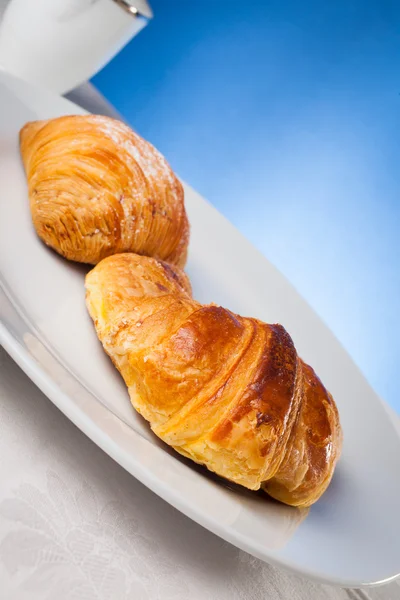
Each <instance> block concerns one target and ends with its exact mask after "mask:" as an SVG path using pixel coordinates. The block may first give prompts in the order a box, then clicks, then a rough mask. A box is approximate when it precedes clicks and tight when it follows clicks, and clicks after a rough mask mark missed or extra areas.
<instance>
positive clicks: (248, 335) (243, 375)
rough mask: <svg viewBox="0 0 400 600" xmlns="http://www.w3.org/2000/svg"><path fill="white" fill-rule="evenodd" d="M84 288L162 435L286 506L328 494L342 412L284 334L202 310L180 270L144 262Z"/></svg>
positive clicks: (105, 271) (93, 279)
mask: <svg viewBox="0 0 400 600" xmlns="http://www.w3.org/2000/svg"><path fill="white" fill-rule="evenodd" d="M86 290H87V296H86V297H87V306H88V309H89V312H90V315H91V317H92V319H93V321H94V323H95V327H96V330H97V334H98V336H99V338H100V340H101V342H102V344H103V347H104V349H105V351H106V352H107V353H108V354H109V356H110V357H111V359H112V360H113V362H114V364H115V365H116V367H117V368H118V369H119V371H120V372H121V374H122V376H123V378H124V380H125V383H126V385H127V387H128V390H129V394H130V398H131V401H132V404H133V406H134V407H135V408H136V410H137V411H138V412H139V413H141V414H142V415H143V416H144V417H145V419H147V420H148V421H149V422H150V425H151V428H152V430H153V431H154V433H155V434H157V435H158V436H159V437H160V438H161V439H162V440H164V441H165V442H166V443H167V444H170V445H171V446H173V447H174V448H175V449H176V450H177V451H178V452H180V453H181V454H183V455H184V456H187V457H189V458H191V459H193V460H194V461H196V462H197V463H201V464H204V465H205V466H206V467H208V469H210V470H211V471H214V472H215V473H218V474H219V475H221V476H223V477H225V478H227V479H229V480H231V481H233V482H235V483H237V484H240V485H243V486H245V487H247V488H249V489H252V490H257V489H259V488H263V489H264V490H265V491H266V492H267V493H268V494H269V495H271V496H273V497H274V498H276V499H277V500H280V501H282V502H285V503H286V504H291V505H294V506H304V507H306V506H309V505H310V504H312V503H313V502H315V501H316V500H317V499H318V498H319V497H320V496H321V494H322V493H323V492H324V491H325V489H326V488H327V486H328V484H329V482H330V480H331V477H332V475H333V471H334V468H335V465H336V462H337V460H338V458H339V455H340V451H341V443H342V432H341V427H340V423H339V416H338V411H337V408H336V405H335V402H334V401H333V399H332V397H331V395H330V394H329V392H327V390H326V389H325V387H324V386H323V384H322V383H321V381H320V380H319V379H318V377H317V376H316V374H315V373H314V371H313V369H312V368H311V367H309V366H308V365H306V364H305V363H304V362H303V361H302V360H301V359H300V358H299V356H298V355H297V352H296V349H295V347H294V345H293V341H292V339H291V338H290V336H289V334H288V333H287V332H286V331H285V330H284V328H283V327H282V326H281V325H267V324H266V323H262V322H261V321H258V320H256V319H251V318H244V317H240V316H238V315H236V314H233V313H232V312H230V311H229V310H226V309H224V308H221V307H219V306H214V305H208V306H203V305H201V304H200V303H198V302H196V301H195V300H194V299H193V298H192V296H191V292H190V284H189V281H188V279H187V277H186V275H185V274H184V273H183V272H182V271H181V270H180V269H179V268H176V267H172V266H171V265H169V264H168V263H165V262H162V261H159V260H155V259H153V258H146V257H141V256H138V255H135V254H118V255H115V256H112V257H110V258H107V259H105V260H103V261H102V262H100V263H99V264H98V265H97V266H96V267H95V268H94V269H93V270H92V271H91V272H90V273H89V274H88V275H87V277H86Z"/></svg>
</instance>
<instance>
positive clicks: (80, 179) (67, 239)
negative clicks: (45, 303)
mask: <svg viewBox="0 0 400 600" xmlns="http://www.w3.org/2000/svg"><path fill="white" fill-rule="evenodd" d="M20 149H21V155H22V159H23V164H24V167H25V172H26V176H27V180H28V187H29V197H30V206H31V212H32V219H33V224H34V226H35V229H36V231H37V233H38V235H39V237H40V238H41V239H42V240H43V242H44V243H45V244H47V245H48V246H50V247H52V248H53V249H54V250H56V251H57V252H58V253H59V254H61V255H62V256H64V257H66V258H68V259H70V260H74V261H78V262H84V263H91V264H96V263H97V262H99V261H100V260H101V259H103V258H105V257H106V256H110V255H111V254H116V253H118V252H136V253H138V254H145V255H150V256H155V257H157V258H161V259H164V260H167V261H169V262H171V263H174V264H177V265H180V266H183V265H184V264H185V261H186V255H187V247H188V241H189V225H188V219H187V216H186V212H185V207H184V199H183V188H182V185H181V184H180V182H179V181H178V179H177V178H176V177H175V175H174V174H173V172H172V170H171V168H170V167H169V165H168V164H167V162H166V160H165V159H164V158H163V157H162V156H161V154H160V153H159V152H158V151H157V150H156V149H155V148H153V146H152V145H151V144H149V143H148V142H146V141H145V140H143V139H142V138H141V137H140V136H138V135H136V134H135V133H134V132H133V131H132V130H131V129H130V128H129V127H127V126H126V125H124V124H123V123H121V122H119V121H116V120H114V119H110V118H108V117H103V116H97V115H87V116H67V117H60V118H57V119H51V120H48V121H34V122H31V123H27V124H26V125H25V126H24V127H23V128H22V129H21V131H20Z"/></svg>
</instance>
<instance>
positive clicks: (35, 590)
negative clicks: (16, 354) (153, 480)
mask: <svg viewBox="0 0 400 600" xmlns="http://www.w3.org/2000/svg"><path fill="white" fill-rule="evenodd" d="M0 456H1V457H2V460H1V461H0V481H1V485H0V590H1V593H0V597H1V599H2V600H92V599H93V600H125V599H126V600H128V599H130V600H131V599H135V600H147V599H148V600H158V599H160V600H169V599H170V600H188V599H190V600H213V599H215V600H225V599H226V600H228V599H229V600H250V599H251V600H253V599H254V600H257V599H260V600H261V599H263V600H264V599H266V598H268V599H270V600H275V599H286V598H290V599H291V600H314V599H315V600H342V599H349V600H367V599H373V600H396V599H397V598H399V597H400V585H399V584H398V583H397V582H393V583H391V584H389V585H387V586H383V587H380V588H373V589H371V590H367V591H364V590H363V591H359V590H344V589H339V588H334V587H330V586H327V585H319V584H317V583H313V582H310V581H308V580H306V579H302V578H300V577H296V576H294V575H291V574H290V573H288V572H286V571H284V570H280V569H276V568H273V567H271V566H269V565H267V564H265V563H263V562H261V561H259V560H258V559H256V558H253V557H252V556H250V555H248V554H246V553H245V552H242V551H241V550H238V549H237V548H235V547H234V546H232V545H230V544H228V543H226V542H224V541H222V540H221V539H219V538H218V537H216V536H215V535H213V534H211V533H210V532H208V531H206V530H205V529H203V528H202V527H200V526H199V525H197V524H195V523H194V522H192V521H191V520H190V519H188V518H187V517H185V516H184V515H182V514H180V513H179V512H178V511H177V510H175V509H174V508H172V507H171V506H170V505H168V504H167V503H166V502H164V501H163V500H162V499H161V498H159V497H158V496H156V495H155V494H153V493H152V492H150V491H149V490H148V489H147V488H145V487H144V486H143V485H142V484H141V483H139V482H138V481H137V480H135V479H134V478H133V477H132V476H131V475H130V474H129V473H127V472H126V471H124V470H123V469H122V468H121V467H120V466H119V465H117V464H116V463H115V462H113V461H112V460H111V459H110V458H109V457H108V456H106V455H105V454H104V453H103V452H102V451H101V450H100V449H99V448H97V446H95V444H93V443H92V442H91V441H90V440H89V439H88V438H87V437H86V436H85V435H84V434H83V433H81V432H80V431H79V430H78V429H77V428H76V427H75V426H74V425H73V424H72V423H70V422H69V421H68V419H67V418H66V417H65V416H64V415H63V414H62V413H61V412H60V411H59V410H58V409H57V408H56V407H55V406H54V405H53V404H52V403H51V402H50V400H48V399H47V398H46V397H45V396H44V395H43V394H42V393H41V392H40V391H39V390H38V388H36V387H35V386H34V385H33V383H32V382H31V381H30V380H29V379H28V377H27V376H26V375H25V374H24V373H23V372H22V371H21V370H20V369H19V367H18V366H17V365H16V364H15V363H14V362H13V361H12V360H11V358H10V357H9V356H8V355H7V354H6V352H5V351H4V350H3V349H0ZM193 540H196V543H194V542H193Z"/></svg>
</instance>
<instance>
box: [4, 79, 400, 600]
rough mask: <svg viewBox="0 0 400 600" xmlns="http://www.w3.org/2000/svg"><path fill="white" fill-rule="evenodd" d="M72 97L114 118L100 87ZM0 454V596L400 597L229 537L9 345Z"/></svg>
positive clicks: (190, 599) (117, 599)
mask: <svg viewBox="0 0 400 600" xmlns="http://www.w3.org/2000/svg"><path fill="white" fill-rule="evenodd" d="M71 99H73V100H74V101H75V102H78V103H80V104H82V106H85V108H87V109H88V110H92V111H93V112H97V113H103V114H110V115H115V112H114V111H113V109H112V107H110V106H109V105H107V103H106V102H105V101H104V99H103V98H102V97H101V96H100V95H98V94H97V92H96V90H94V89H93V88H92V87H91V86H88V85H85V86H83V87H82V88H81V89H80V90H78V91H77V92H74V93H73V94H71ZM394 418H395V419H396V417H394ZM399 423H400V421H398V420H397V424H399ZM399 430H400V427H399ZM0 457H1V459H0V482H1V483H0V600H95V599H96V600H125V599H126V600H128V599H129V600H147V599H148V600H157V599H160V600H214V599H215V600H225V599H226V600H266V599H268V600H275V599H285V600H286V599H290V600H342V599H348V600H367V599H369V598H371V599H374V600H398V599H399V598H400V584H399V583H397V582H394V583H391V584H389V585H387V586H383V587H380V588H374V589H370V590H368V591H360V590H343V589H339V588H333V587H330V586H326V585H319V584H316V583H313V582H310V581H308V580H306V579H302V578H299V577H296V576H294V575H291V574H289V573H287V572H286V571H283V570H279V569H276V568H273V567H270V566H269V565H267V564H265V563H262V562H261V561H259V560H257V559H255V558H253V557H251V556H249V555H248V554H246V553H245V552H242V551H241V550H238V549H236V548H235V547H234V546H231V545H230V544H228V543H226V542H223V541H222V540H220V539H219V538H218V537H216V536H214V535H213V534H211V533H209V532H208V531H206V530H205V529H203V528H202V527H200V526H199V525H196V524H195V523H193V522H192V521H190V520H189V519H188V518H186V517H185V516H183V515H182V514H180V513H179V512H178V511H176V510H175V509H174V508H172V507H171V506H169V505H168V504H167V503H166V502H164V501H163V500H162V499H160V498H158V497H157V496H156V495H155V494H153V493H152V492H150V491H149V490H148V489H147V488H145V487H144V486H143V485H142V484H141V483H139V482H138V481H136V480H135V479H134V478H133V477H132V476H131V475H129V474H128V473H127V472H125V471H124V470H123V469H122V468H121V467H120V466H118V465H117V464H116V463H114V462H113V461H112V460H111V459H110V458H109V457H108V456H106V455H105V454H104V453H103V452H102V451H101V450H99V449H98V448H97V447H96V446H95V445H94V444H93V443H92V442H91V441H90V440H89V439H87V438H86V437H85V436H84V435H83V434H82V433H81V432H80V431H79V430H78V429H77V428H76V427H75V426H74V425H72V423H70V422H69V421H68V419H67V418H66V417H64V415H62V413H60V412H59V411H58V409H57V408H56V407H55V406H54V405H53V404H52V403H51V402H50V400H48V399H47V398H46V397H45V396H44V395H43V394H42V393H41V392H40V391H39V390H38V389H37V388H36V387H35V386H34V385H33V384H32V382H31V381H30V380H29V379H28V378H27V377H26V375H25V374H24V373H23V372H22V371H21V370H20V369H19V367H18V366H17V365H16V364H15V363H14V362H13V361H12V360H11V359H10V358H9V357H8V355H7V354H6V353H5V352H4V350H3V349H2V348H0Z"/></svg>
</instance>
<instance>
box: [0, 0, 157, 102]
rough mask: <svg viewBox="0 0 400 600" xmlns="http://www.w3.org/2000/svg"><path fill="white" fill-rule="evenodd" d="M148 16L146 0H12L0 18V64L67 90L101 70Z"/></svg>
mask: <svg viewBox="0 0 400 600" xmlns="http://www.w3.org/2000/svg"><path fill="white" fill-rule="evenodd" d="M136 7H137V8H136ZM149 17H151V9H150V8H149V6H148V5H147V3H146V1H145V0H137V2H136V3H135V1H134V0H11V1H10V2H9V4H8V6H7V8H6V10H5V13H4V16H3V19H2V21H1V23H0V66H1V67H2V68H3V69H5V70H6V71H8V72H10V73H13V74H14V75H17V76H19V77H21V78H22V79H25V80H27V81H31V82H33V83H36V84H39V85H42V86H44V87H47V88H49V89H52V90H54V91H56V92H58V93H60V94H64V93H65V92H68V91H69V90H71V89H73V88H74V87H76V86H77V85H79V84H81V83H83V82H84V81H87V80H88V79H89V78H90V77H91V76H92V75H94V74H95V73H96V72H97V71H99V70H100V69H101V68H102V67H103V66H104V65H105V64H106V63H107V62H108V61H109V60H110V59H111V58H112V57H113V56H115V54H117V52H119V51H120V50H121V48H122V47H123V46H125V44H126V43H127V42H128V41H129V40H130V39H131V38H132V37H133V36H134V35H136V34H137V33H138V32H139V31H140V30H141V29H142V28H143V27H144V26H145V25H146V24H147V19H148V18H149Z"/></svg>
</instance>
